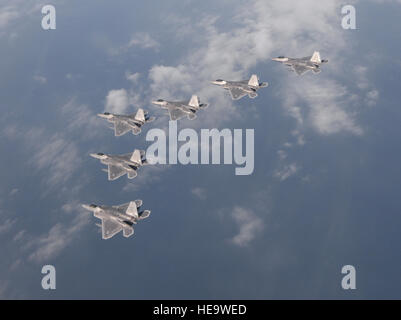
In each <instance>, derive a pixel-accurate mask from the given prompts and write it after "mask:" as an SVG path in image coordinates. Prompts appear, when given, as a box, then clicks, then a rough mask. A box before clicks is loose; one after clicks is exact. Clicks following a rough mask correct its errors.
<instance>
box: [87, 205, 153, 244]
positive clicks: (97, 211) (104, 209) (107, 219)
mask: <svg viewBox="0 0 401 320" xmlns="http://www.w3.org/2000/svg"><path fill="white" fill-rule="evenodd" d="M141 206H142V200H135V201H131V202H130V203H126V204H122V205H119V206H112V207H110V206H99V205H96V204H91V205H86V204H83V205H82V207H84V208H85V209H86V210H89V211H92V212H93V215H94V216H95V217H96V218H99V219H100V220H102V223H101V225H98V226H100V227H101V228H102V238H103V239H110V238H112V237H113V236H115V235H116V234H117V233H119V232H120V231H121V230H122V231H123V235H124V237H126V238H128V237H130V236H132V235H133V234H134V228H133V225H134V224H137V223H138V221H141V220H143V219H146V218H147V217H149V216H150V211H149V210H144V211H142V210H140V208H141Z"/></svg>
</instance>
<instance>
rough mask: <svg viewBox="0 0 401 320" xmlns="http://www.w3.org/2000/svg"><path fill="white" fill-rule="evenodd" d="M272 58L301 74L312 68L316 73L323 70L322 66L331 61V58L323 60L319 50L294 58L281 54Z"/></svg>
mask: <svg viewBox="0 0 401 320" xmlns="http://www.w3.org/2000/svg"><path fill="white" fill-rule="evenodd" d="M272 60H273V61H277V62H281V63H284V64H285V65H286V66H288V67H290V70H291V71H294V72H295V73H296V74H297V75H299V76H301V75H303V74H305V73H307V72H308V71H310V70H312V71H313V72H314V73H315V74H318V73H320V72H321V69H320V66H321V65H322V64H324V63H327V62H329V60H322V59H321V58H320V53H319V52H318V51H315V52H314V53H313V55H312V56H311V57H305V58H300V59H294V58H287V57H283V56H281V57H278V58H273V59H272Z"/></svg>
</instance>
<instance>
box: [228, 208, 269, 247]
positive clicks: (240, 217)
mask: <svg viewBox="0 0 401 320" xmlns="http://www.w3.org/2000/svg"><path fill="white" fill-rule="evenodd" d="M232 218H233V219H234V221H235V223H236V224H237V225H238V227H239V233H238V234H237V235H235V236H234V237H233V238H232V239H231V241H232V243H234V244H235V245H237V246H240V247H245V246H247V245H249V244H250V242H252V241H253V240H254V238H255V237H256V236H257V235H258V234H259V233H260V232H261V231H262V230H263V228H264V226H263V221H262V219H261V218H259V217H258V216H257V215H256V214H255V213H254V212H253V211H251V210H248V209H244V208H241V207H235V208H234V209H233V212H232Z"/></svg>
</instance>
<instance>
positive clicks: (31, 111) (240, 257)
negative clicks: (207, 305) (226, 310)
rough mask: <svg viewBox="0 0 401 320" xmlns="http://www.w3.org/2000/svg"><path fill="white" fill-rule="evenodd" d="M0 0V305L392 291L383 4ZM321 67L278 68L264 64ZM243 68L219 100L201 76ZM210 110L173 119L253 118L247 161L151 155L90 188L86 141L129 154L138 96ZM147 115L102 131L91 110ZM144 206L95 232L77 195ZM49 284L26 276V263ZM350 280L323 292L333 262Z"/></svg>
mask: <svg viewBox="0 0 401 320" xmlns="http://www.w3.org/2000/svg"><path fill="white" fill-rule="evenodd" d="M44 4H45V3H42V2H40V1H31V2H25V1H1V2H0V41H1V46H0V57H1V59H0V96H1V97H2V102H1V106H0V108H1V113H2V116H1V118H0V121H1V129H0V134H1V139H0V152H1V158H0V159H1V160H0V161H1V162H0V164H1V165H0V168H1V169H0V174H1V179H0V243H1V244H0V252H1V256H2V259H1V260H0V298H3V299H10V298H17V299H26V298H38V299H54V298H67V299H72V298H79V299H88V298H100V299H116V298H123V299H193V298H198V299H252V298H253V299H278V298H284V299H288V298H296V299H302V298H321V299H326V298H337V299H339V298H340V299H354V298H362V299H363V298H366V299H372V298H380V299H381V298H400V288H401V280H400V279H401V278H400V277H399V270H400V265H401V255H400V252H401V251H400V250H399V249H400V248H399V246H400V240H401V239H400V234H399V227H400V224H401V217H400V211H399V209H400V207H401V201H400V197H399V186H400V185H401V171H400V165H399V159H400V156H401V149H400V138H399V137H400V134H401V130H400V126H399V123H400V119H401V109H400V108H399V101H400V91H399V79H400V76H401V58H400V57H399V54H398V52H399V51H400V44H401V39H400V37H401V35H400V34H399V32H397V31H398V29H399V28H397V26H398V25H399V21H400V18H401V17H400V14H401V11H400V4H401V3H400V2H399V1H390V0H389V1H374V0H369V1H354V0H353V1H348V3H347V4H353V5H354V6H355V7H356V10H357V30H353V31H350V30H348V31H347V30H343V29H342V28H341V18H342V17H341V14H340V13H341V7H342V6H343V5H344V4H345V3H343V2H342V1H336V0H329V1H325V2H324V3H320V4H319V6H316V2H315V1H309V0H303V1H298V2H296V3H294V1H283V0H280V1H278V0H277V1H275V0H274V1H273V0H272V1H261V0H252V1H231V0H230V1H203V2H202V3H199V1H189V0H188V1H168V2H166V1H148V2H142V3H140V4H138V3H135V2H134V3H128V2H127V1H113V2H110V1H85V2H82V1H54V2H53V4H54V5H55V7H56V12H57V29H56V30H54V31H44V30H42V29H41V18H42V15H41V8H42V6H43V5H44ZM315 50H320V52H321V54H322V57H323V58H328V59H329V60H330V62H329V64H328V65H325V66H324V70H323V72H322V73H321V74H319V75H318V76H314V75H312V74H307V75H305V76H304V77H301V78H300V77H296V76H295V75H294V74H291V73H289V72H287V71H286V70H285V68H284V67H282V66H280V65H278V64H275V63H274V62H272V61H271V60H270V58H272V57H275V56H278V55H282V54H284V55H288V56H294V57H297V56H307V55H310V54H311V53H312V52H313V51H315ZM252 73H257V74H258V75H259V77H260V79H261V80H262V81H267V82H269V83H270V86H269V87H268V88H267V89H263V90H261V91H260V94H259V97H258V98H257V99H256V100H250V99H248V98H244V99H242V100H240V101H238V102H233V101H231V99H230V98H229V96H228V95H227V94H226V93H225V92H223V91H222V90H220V89H219V88H216V87H214V86H211V85H210V84H209V82H208V81H209V80H214V79H217V78H225V79H229V80H230V79H232V80H235V79H245V78H249V76H250V75H251V74H252ZM194 93H196V94H198V95H199V96H200V97H201V100H202V101H205V102H206V101H207V102H208V103H210V107H209V108H208V109H207V110H205V111H203V112H202V113H201V114H199V117H198V118H197V119H196V121H193V122H190V121H188V120H183V121H180V122H179V128H180V129H182V128H187V127H188V128H194V129H196V130H200V129H203V128H205V129H211V128H218V129H223V128H229V129H234V128H235V129H254V130H255V171H254V174H253V175H251V176H244V177H239V176H235V175H234V167H233V166H180V165H176V166H155V167H147V168H143V170H141V171H140V172H139V176H138V178H137V179H135V180H133V181H129V180H127V179H126V178H121V179H119V180H117V181H115V182H108V181H107V178H106V174H104V173H103V172H102V171H101V166H100V164H99V163H98V162H97V161H95V160H93V159H91V158H90V157H89V156H88V155H89V153H91V152H108V153H127V152H131V151H132V150H133V149H134V148H142V149H146V147H147V146H148V144H149V143H147V142H146V141H145V136H146V132H147V130H148V129H150V128H166V126H167V124H168V118H167V117H166V115H165V114H164V112H162V111H160V110H158V109H157V108H156V107H154V106H152V105H151V104H150V101H151V100H152V99H155V98H160V97H162V98H165V99H189V97H190V96H191V95H192V94H194ZM138 107H143V108H145V109H146V110H149V111H150V112H151V113H152V115H155V116H157V120H156V122H154V123H152V124H151V125H149V126H148V127H147V128H146V129H145V130H144V131H143V132H142V134H141V135H140V136H132V135H126V136H124V137H121V138H115V137H114V136H113V134H112V131H111V130H109V129H108V128H107V124H106V123H104V122H103V121H102V119H98V118H97V117H96V114H97V113H99V112H103V111H104V110H109V111H115V112H134V111H135V110H136V109H137V108H138ZM135 199H142V200H143V201H144V205H145V207H146V208H148V209H150V210H152V215H151V217H150V218H149V219H148V220H146V221H144V222H143V223H141V224H139V225H138V226H137V228H136V233H135V235H134V237H132V238H129V239H125V238H123V237H122V236H121V235H117V236H116V237H114V238H113V239H111V240H109V241H104V240H101V235H100V233H99V230H98V228H97V227H96V226H95V222H97V221H96V220H95V218H94V217H93V216H91V215H90V213H89V212H85V211H84V210H83V209H81V207H80V204H81V203H92V202H94V203H104V204H110V205H115V204H120V203H125V202H128V201H130V200H135ZM45 264H52V265H54V266H55V267H56V270H57V289H56V290H55V291H51V292H47V291H44V290H43V289H42V288H41V286H40V282H41V278H42V275H41V273H40V270H41V268H42V266H43V265H45ZM347 264H351V265H354V266H355V267H356V269H357V290H355V291H352V292H350V291H344V290H342V289H341V286H340V283H341V278H342V275H341V268H342V266H344V265H347Z"/></svg>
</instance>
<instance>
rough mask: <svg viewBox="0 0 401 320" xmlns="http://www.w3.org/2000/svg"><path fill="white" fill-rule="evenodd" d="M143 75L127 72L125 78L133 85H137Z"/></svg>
mask: <svg viewBox="0 0 401 320" xmlns="http://www.w3.org/2000/svg"><path fill="white" fill-rule="evenodd" d="M140 76H141V74H140V73H139V72H135V73H131V72H129V71H127V72H126V73H125V77H126V78H127V80H129V81H131V82H132V83H133V84H137V83H138V80H139V78H140Z"/></svg>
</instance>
